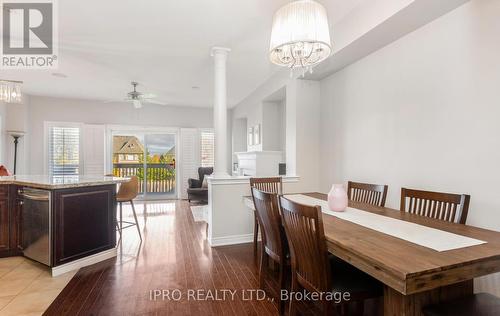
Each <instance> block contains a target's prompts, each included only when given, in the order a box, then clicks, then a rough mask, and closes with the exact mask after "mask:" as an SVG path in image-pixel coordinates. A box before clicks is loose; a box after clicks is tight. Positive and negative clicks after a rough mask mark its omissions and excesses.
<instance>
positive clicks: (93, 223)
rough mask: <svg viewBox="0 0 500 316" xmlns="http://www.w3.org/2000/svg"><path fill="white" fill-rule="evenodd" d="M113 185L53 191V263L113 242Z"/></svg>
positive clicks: (100, 249) (96, 249)
mask: <svg viewBox="0 0 500 316" xmlns="http://www.w3.org/2000/svg"><path fill="white" fill-rule="evenodd" d="M115 192H116V187H115V186H114V185H111V186H110V185H107V186H99V187H90V188H78V189H67V190H65V189H61V190H55V191H54V192H53V201H54V202H53V215H54V216H53V227H54V230H53V232H52V236H53V237H54V240H53V245H54V247H53V249H54V250H55V251H54V253H53V265H54V266H57V265H60V264H64V263H67V262H69V261H73V260H76V259H80V258H83V257H87V256H89V255H92V254H96V253H99V252H101V251H104V250H108V249H111V248H114V247H115V245H116V232H115V217H116V215H115V210H116V200H115Z"/></svg>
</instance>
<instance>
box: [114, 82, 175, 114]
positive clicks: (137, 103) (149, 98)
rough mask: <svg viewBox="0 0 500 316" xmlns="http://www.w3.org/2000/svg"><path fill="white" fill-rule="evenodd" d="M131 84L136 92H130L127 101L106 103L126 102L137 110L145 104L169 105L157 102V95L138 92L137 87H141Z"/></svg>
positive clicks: (134, 83)
mask: <svg viewBox="0 0 500 316" xmlns="http://www.w3.org/2000/svg"><path fill="white" fill-rule="evenodd" d="M131 84H132V86H133V88H134V90H133V91H130V92H129V93H127V97H126V98H125V99H123V100H110V101H105V102H106V103H109V102H122V101H125V102H129V103H132V104H133V105H134V107H135V108H136V109H140V108H142V105H143V104H144V103H150V104H159V105H167V104H166V103H164V102H161V101H158V100H155V98H156V95H155V94H152V93H142V92H140V91H137V86H138V85H139V83H138V82H135V81H132V82H131Z"/></svg>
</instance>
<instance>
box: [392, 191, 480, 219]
mask: <svg viewBox="0 0 500 316" xmlns="http://www.w3.org/2000/svg"><path fill="white" fill-rule="evenodd" d="M469 202H470V195H466V194H452V193H441V192H431V191H421V190H414V189H407V188H401V206H400V209H401V212H409V213H412V214H417V215H421V216H427V217H431V218H435V219H440V220H443V221H448V222H452V223H460V224H465V222H466V221H467V214H468V212H469Z"/></svg>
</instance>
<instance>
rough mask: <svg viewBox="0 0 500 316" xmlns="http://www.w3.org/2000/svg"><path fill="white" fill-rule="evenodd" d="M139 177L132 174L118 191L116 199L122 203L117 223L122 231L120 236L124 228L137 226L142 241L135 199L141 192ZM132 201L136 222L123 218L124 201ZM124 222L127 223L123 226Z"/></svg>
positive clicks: (119, 230) (118, 228)
mask: <svg viewBox="0 0 500 316" xmlns="http://www.w3.org/2000/svg"><path fill="white" fill-rule="evenodd" d="M138 190H139V179H138V178H137V177H136V176H131V177H130V181H129V182H125V183H122V184H121V185H120V188H119V189H118V193H116V201H117V202H118V203H119V204H120V220H119V223H120V224H119V225H118V222H117V223H116V226H117V230H118V232H119V233H120V237H121V235H122V230H123V229H124V228H129V227H132V226H136V227H137V232H138V233H139V238H140V239H141V241H142V236H141V230H140V228H139V222H138V221H137V214H136V213H135V206H134V199H135V198H136V197H137V194H139V191H138ZM125 202H130V205H131V206H132V213H133V214H134V219H135V223H132V222H128V221H124V220H123V203H125ZM123 223H125V224H127V225H126V226H123Z"/></svg>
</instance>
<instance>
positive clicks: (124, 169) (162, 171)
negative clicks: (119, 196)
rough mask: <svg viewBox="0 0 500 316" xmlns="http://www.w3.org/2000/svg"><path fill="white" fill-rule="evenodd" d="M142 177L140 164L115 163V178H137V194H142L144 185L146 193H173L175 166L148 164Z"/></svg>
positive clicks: (142, 166)
mask: <svg viewBox="0 0 500 316" xmlns="http://www.w3.org/2000/svg"><path fill="white" fill-rule="evenodd" d="M146 167H147V168H146V170H147V171H146V173H147V175H146V177H145V176H144V164H142V163H115V164H113V174H114V175H115V176H117V177H129V176H137V177H138V178H139V193H144V183H146V192H147V193H173V192H174V191H175V166H174V164H173V163H172V164H165V163H148V164H147V165H146Z"/></svg>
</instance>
